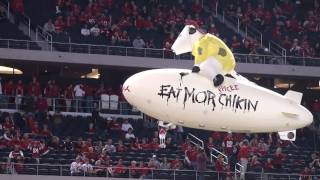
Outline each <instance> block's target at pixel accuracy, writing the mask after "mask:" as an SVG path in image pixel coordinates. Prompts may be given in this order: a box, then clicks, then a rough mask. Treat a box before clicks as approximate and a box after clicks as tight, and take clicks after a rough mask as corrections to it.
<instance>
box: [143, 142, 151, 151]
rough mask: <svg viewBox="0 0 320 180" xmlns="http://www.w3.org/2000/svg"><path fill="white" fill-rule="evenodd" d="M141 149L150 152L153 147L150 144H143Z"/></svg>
mask: <svg viewBox="0 0 320 180" xmlns="http://www.w3.org/2000/svg"><path fill="white" fill-rule="evenodd" d="M141 148H142V149H144V150H149V149H150V148H151V147H150V144H148V143H142V144H141Z"/></svg>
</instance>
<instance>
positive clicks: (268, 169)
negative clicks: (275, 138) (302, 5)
mask: <svg viewBox="0 0 320 180" xmlns="http://www.w3.org/2000/svg"><path fill="white" fill-rule="evenodd" d="M264 170H265V171H266V172H267V173H272V172H274V170H275V168H274V166H273V164H272V159H271V158H268V159H267V162H266V163H265V164H264Z"/></svg>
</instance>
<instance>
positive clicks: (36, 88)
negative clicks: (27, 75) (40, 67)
mask: <svg viewBox="0 0 320 180" xmlns="http://www.w3.org/2000/svg"><path fill="white" fill-rule="evenodd" d="M28 93H29V95H35V96H39V95H40V94H41V87H40V83H39V82H31V83H30V84H29V87H28Z"/></svg>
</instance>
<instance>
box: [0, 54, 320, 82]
mask: <svg viewBox="0 0 320 180" xmlns="http://www.w3.org/2000/svg"><path fill="white" fill-rule="evenodd" d="M0 60H1V61H5V62H9V61H10V60H19V61H26V62H27V61H33V62H55V63H71V64H85V65H93V66H119V67H133V68H137V67H140V68H141V67H143V68H168V67H170V68H191V67H192V65H193V61H192V60H172V59H160V58H149V57H132V56H114V55H99V54H82V53H66V52H50V51H35V50H18V49H6V48H0ZM237 71H238V72H239V73H247V74H265V75H281V76H296V77H298V76H300V77H320V73H319V72H320V67H311V66H294V65H274V64H253V63H238V64H237Z"/></svg>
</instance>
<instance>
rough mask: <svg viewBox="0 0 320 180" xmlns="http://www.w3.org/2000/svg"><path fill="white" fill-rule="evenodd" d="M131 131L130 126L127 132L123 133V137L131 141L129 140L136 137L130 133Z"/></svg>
mask: <svg viewBox="0 0 320 180" xmlns="http://www.w3.org/2000/svg"><path fill="white" fill-rule="evenodd" d="M132 131H133V129H132V128H129V129H128V132H127V133H126V134H125V139H126V140H127V141H131V140H133V139H135V138H136V137H135V135H134V134H133V133H132Z"/></svg>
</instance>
